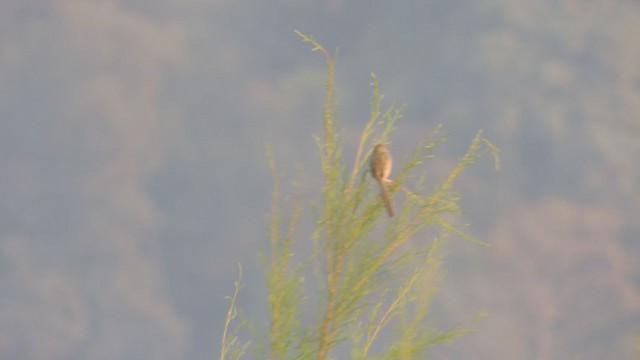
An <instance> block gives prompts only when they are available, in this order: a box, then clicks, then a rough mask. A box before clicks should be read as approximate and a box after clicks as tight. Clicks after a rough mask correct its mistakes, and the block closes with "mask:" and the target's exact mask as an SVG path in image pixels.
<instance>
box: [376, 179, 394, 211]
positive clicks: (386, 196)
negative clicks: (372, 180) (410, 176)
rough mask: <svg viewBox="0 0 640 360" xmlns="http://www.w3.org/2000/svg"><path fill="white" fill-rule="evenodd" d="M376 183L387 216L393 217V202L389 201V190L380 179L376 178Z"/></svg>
mask: <svg viewBox="0 0 640 360" xmlns="http://www.w3.org/2000/svg"><path fill="white" fill-rule="evenodd" d="M378 185H379V186H380V196H382V202H384V206H385V207H386V208H387V214H389V217H393V203H391V197H389V191H388V190H387V187H386V186H385V185H384V182H383V181H382V180H378Z"/></svg>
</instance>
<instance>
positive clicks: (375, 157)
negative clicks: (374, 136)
mask: <svg viewBox="0 0 640 360" xmlns="http://www.w3.org/2000/svg"><path fill="white" fill-rule="evenodd" d="M390 174H391V154H389V150H387V147H386V146H385V145H384V144H377V145H376V146H375V147H374V148H373V154H372V155H371V176H372V177H373V178H374V179H375V180H376V181H377V182H378V185H379V186H380V196H381V197H382V202H383V203H384V206H385V207H386V208H387V214H389V217H393V204H392V203H391V198H390V197H389V191H388V190H387V187H386V186H385V183H386V182H389V181H390V180H389V175H390Z"/></svg>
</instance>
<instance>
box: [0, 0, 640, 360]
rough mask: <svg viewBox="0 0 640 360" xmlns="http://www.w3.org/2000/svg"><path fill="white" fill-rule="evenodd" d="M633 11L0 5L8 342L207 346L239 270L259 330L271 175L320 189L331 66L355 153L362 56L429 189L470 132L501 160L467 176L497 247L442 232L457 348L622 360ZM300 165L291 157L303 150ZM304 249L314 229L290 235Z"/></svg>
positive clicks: (612, 2)
mask: <svg viewBox="0 0 640 360" xmlns="http://www.w3.org/2000/svg"><path fill="white" fill-rule="evenodd" d="M639 19H640V3H638V2H637V1H632V0H626V1H625V0H593V1H578V0H546V1H529V0H483V1H471V0H468V1H462V0H461V1H450V0H433V1H424V0H413V1H383V0H373V1H341V0H326V1H288V0H281V1H260V0H246V1H207V0H182V1H177V0H176V1H169V0H127V1H106V0H105V1H44V0H22V1H17V0H15V1H14V0H2V1H1V2H0V84H1V85H0V171H1V173H2V176H1V181H0V358H2V359H211V358H217V354H218V351H219V339H220V335H221V329H222V325H223V318H224V314H225V312H226V307H227V302H226V301H225V299H224V296H225V295H228V294H230V293H231V292H232V290H233V281H234V279H235V275H236V267H237V263H238V262H242V263H243V264H244V268H245V282H246V285H247V286H246V288H245V289H244V291H243V292H242V293H241V295H240V299H239V301H240V304H239V305H240V306H241V307H243V308H244V309H245V313H247V315H248V316H250V317H255V318H256V319H257V322H258V325H262V324H265V321H266V317H265V298H264V284H263V276H262V274H261V272H260V268H259V266H258V265H257V263H258V261H257V253H258V252H260V251H264V250H266V249H267V248H266V244H267V227H266V222H265V214H266V213H267V212H268V210H269V206H270V193H269V191H270V186H271V178H270V176H269V173H268V171H267V168H266V166H265V165H264V163H265V155H264V151H263V148H264V144H265V143H271V144H273V145H274V152H275V155H276V158H277V160H278V162H279V163H280V164H281V168H282V172H283V175H284V176H285V177H287V178H289V179H291V178H293V177H294V174H295V172H296V170H295V169H296V167H297V166H299V167H301V168H302V169H303V171H304V174H305V175H304V178H303V179H304V184H305V185H304V186H303V193H304V195H305V196H306V198H305V199H307V200H313V199H316V197H315V193H314V188H315V185H316V184H317V183H318V180H315V178H317V177H318V176H319V164H318V161H317V157H316V152H315V148H314V144H313V140H312V137H311V134H313V133H316V134H320V133H321V123H320V121H321V103H322V90H323V85H324V84H323V80H324V74H323V72H324V62H323V59H322V57H321V56H320V54H318V53H312V52H311V51H310V46H309V45H308V44H305V43H302V41H300V40H299V39H298V38H297V37H296V36H295V35H294V33H293V30H294V29H297V30H300V31H302V32H304V33H307V34H312V35H313V36H314V38H316V39H317V40H318V41H320V42H321V43H322V44H323V45H325V47H326V48H328V49H334V48H336V47H339V48H340V54H339V57H338V68H337V84H336V85H337V91H338V93H337V96H338V105H339V108H340V122H341V123H340V125H341V127H343V128H344V129H345V138H346V142H347V150H348V152H352V151H353V148H354V147H355V143H356V136H357V134H358V132H359V131H360V130H361V128H362V126H363V124H364V122H365V120H366V116H367V114H368V101H369V95H370V86H369V83H370V80H369V72H375V73H376V74H378V76H379V79H380V82H381V86H382V91H383V93H384V94H385V99H386V101H387V102H388V103H389V102H390V101H391V100H398V101H399V102H401V103H407V108H406V111H405V113H404V118H403V119H402V120H401V122H400V123H399V130H398V131H397V132H396V133H394V134H393V136H392V137H391V138H390V141H391V150H392V152H393V154H394V157H395V159H396V160H397V161H399V162H401V161H402V159H403V158H406V157H407V156H408V154H409V151H410V150H411V148H412V146H413V144H414V143H415V142H417V141H419V140H421V139H423V138H424V136H426V135H427V134H429V133H430V131H431V130H432V129H433V128H434V127H435V125H436V124H440V123H442V124H444V126H445V131H446V132H447V133H448V134H449V139H450V140H449V141H448V142H447V143H445V144H444V145H443V146H442V147H441V148H439V149H438V151H437V153H436V154H437V156H438V157H437V158H436V159H435V160H433V161H431V162H427V163H425V164H424V168H425V170H426V171H427V174H429V177H428V179H430V181H432V184H435V183H437V181H438V179H441V178H442V176H444V174H446V172H447V171H448V170H449V169H450V168H451V166H452V164H453V163H454V162H455V161H456V159H457V157H458V156H459V155H461V154H462V152H463V151H464V149H465V147H466V145H467V144H468V143H469V140H470V139H471V137H472V136H473V134H474V133H475V132H476V131H477V130H478V129H480V128H483V129H484V130H485V136H486V137H487V138H489V139H491V140H492V141H493V142H494V143H495V144H496V145H497V146H499V147H500V149H501V150H502V159H503V168H502V171H501V172H499V173H495V172H494V171H493V166H492V164H491V162H490V160H488V159H487V160H485V161H481V162H479V163H478V164H474V165H473V166H472V167H470V168H469V169H468V171H467V172H466V173H465V174H463V177H462V179H461V180H460V181H459V182H457V185H458V188H459V189H461V190H462V191H463V196H464V197H463V207H464V209H466V210H467V213H466V214H465V218H464V221H465V222H467V223H469V224H471V227H470V231H471V232H472V233H474V234H476V235H478V236H479V237H481V238H483V239H484V240H485V241H487V242H489V243H491V244H492V245H493V246H492V247H490V248H482V247H478V246H474V245H471V244H469V243H467V242H464V241H463V240H459V239H457V240H454V241H452V242H450V246H449V252H450V256H449V258H448V262H447V280H446V282H445V286H444V288H443V289H442V291H441V292H440V293H439V294H438V302H437V304H436V307H435V309H434V311H435V313H434V315H435V316H436V317H437V318H438V319H439V321H440V324H441V325H453V324H456V323H459V322H463V321H467V320H469V319H472V318H473V317H474V316H475V314H477V313H478V312H479V311H482V310H486V311H487V312H488V314H489V316H488V317H487V318H486V319H484V320H483V321H481V322H480V323H479V324H478V326H477V330H478V332H477V333H476V334H471V335H466V336H464V337H461V338H458V339H457V340H456V342H455V343H454V344H453V345H452V346H443V347H441V348H440V349H439V350H438V351H440V350H441V351H442V354H445V355H447V356H449V357H450V358H453V359H465V358H466V359H470V358H474V359H572V358H574V357H575V356H576V355H580V356H581V358H582V359H605V358H607V359H630V358H632V357H633V356H634V350H633V342H632V338H633V335H634V331H640V263H639V262H638V257H639V256H640V243H639V240H640V216H639V214H640V191H639V188H640V21H639ZM296 164H298V165H296ZM300 241H303V242H304V241H309V239H306V238H301V239H300Z"/></svg>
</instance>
